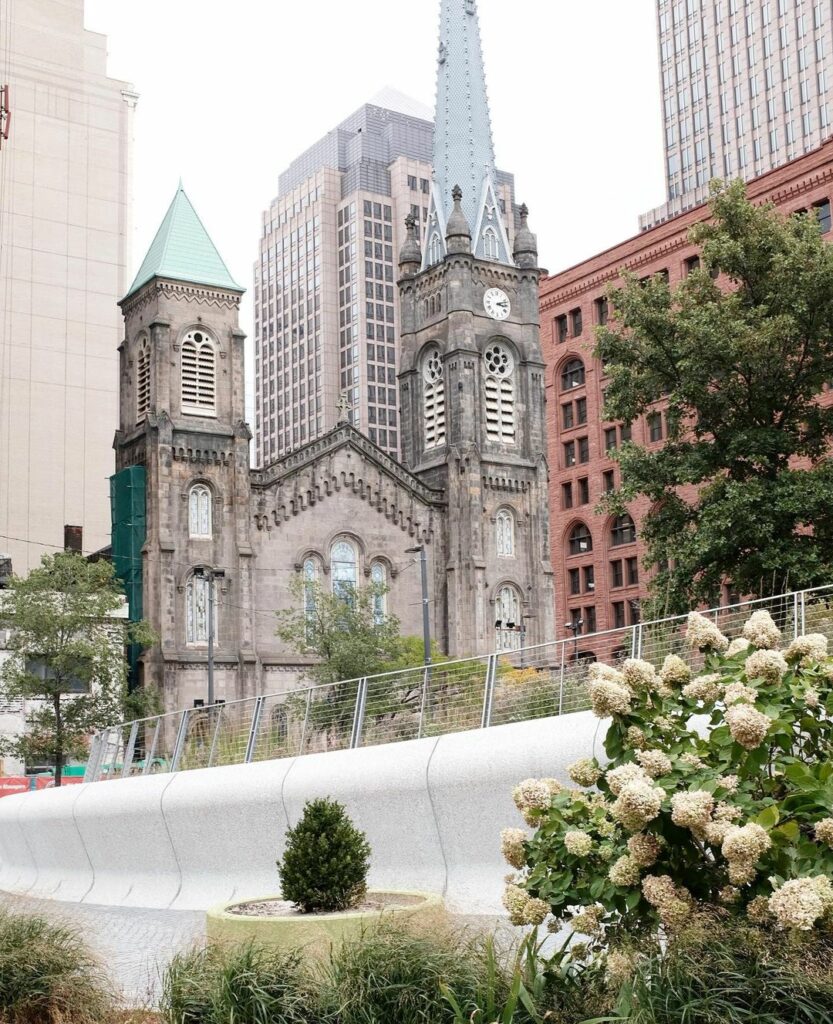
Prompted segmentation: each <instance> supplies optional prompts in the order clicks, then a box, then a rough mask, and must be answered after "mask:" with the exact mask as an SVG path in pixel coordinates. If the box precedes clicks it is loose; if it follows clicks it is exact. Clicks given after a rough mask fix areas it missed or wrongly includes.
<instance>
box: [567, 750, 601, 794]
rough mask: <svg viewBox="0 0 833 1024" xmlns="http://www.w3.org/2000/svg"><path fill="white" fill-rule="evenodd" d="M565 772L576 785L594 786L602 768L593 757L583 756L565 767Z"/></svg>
mask: <svg viewBox="0 0 833 1024" xmlns="http://www.w3.org/2000/svg"><path fill="white" fill-rule="evenodd" d="M567 774H568V775H569V776H570V778H571V779H572V781H573V782H575V784H576V785H577V786H586V787H588V788H589V787H590V786H595V785H596V783H597V782H598V781H599V779H600V778H601V776H602V770H601V768H600V767H599V765H598V762H597V761H596V760H595V758H590V757H583V758H582V759H581V760H580V761H574V762H573V764H571V765H570V767H569V768H568V769H567Z"/></svg>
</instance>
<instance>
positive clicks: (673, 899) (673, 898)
mask: <svg viewBox="0 0 833 1024" xmlns="http://www.w3.org/2000/svg"><path fill="white" fill-rule="evenodd" d="M642 895H643V896H644V897H645V899H646V900H647V902H648V903H650V904H651V906H652V907H656V909H657V912H658V913H659V916H660V920H661V921H662V923H663V924H664V925H665V927H666V928H674V927H677V926H679V925H681V924H684V923H685V922H686V920H687V919H688V917H689V916H690V914H691V893H690V892H689V891H688V889H686V888H685V887H684V886H676V885H674V882H673V881H672V879H671V878H670V877H669V876H668V875H659V876H657V875H646V876H645V878H644V879H643V880H642Z"/></svg>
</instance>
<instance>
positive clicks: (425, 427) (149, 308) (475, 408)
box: [115, 0, 554, 708]
mask: <svg viewBox="0 0 833 1024" xmlns="http://www.w3.org/2000/svg"><path fill="white" fill-rule="evenodd" d="M442 24H443V29H442V46H441V51H440V53H441V58H440V67H439V74H440V75H443V74H445V73H446V71H447V69H446V68H445V67H444V64H445V62H448V64H449V67H450V68H451V69H452V74H451V78H450V81H449V82H448V83H447V86H448V87H447V88H446V89H444V90H443V91H442V92H441V99H440V100H439V102H438V107H439V110H438V116H442V117H446V116H447V115H448V113H449V111H446V110H445V109H444V108H445V106H446V105H448V106H449V108H450V112H453V113H454V114H455V116H456V117H457V122H458V124H460V125H462V127H461V128H460V131H461V132H462V133H463V135H464V137H465V134H466V133H467V132H472V131H473V130H474V128H473V125H474V124H475V122H474V121H470V122H468V127H467V126H466V125H467V121H466V118H465V116H462V115H463V114H464V112H465V111H466V110H468V109H470V108H471V107H472V106H478V107H479V108H481V109H484V110H485V109H486V96H485V87H484V86H483V85H482V73H481V74H480V75H479V76H472V77H470V76H469V69H470V68H471V67H473V66H478V65H482V54H481V50H480V41H479V32H478V29H477V10H476V4H475V3H474V0H443V22H442ZM472 81H474V83H475V85H474V87H472V85H471V82H472ZM478 82H479V83H480V84H479V85H478ZM481 123H482V119H481ZM448 145H449V142H448V138H447V136H446V135H445V133H442V134H440V133H438V136H437V138H436V140H435V142H434V165H435V166H439V165H440V164H442V165H443V166H447V167H448V168H449V175H450V178H449V180H454V181H455V182H459V181H462V182H464V183H465V187H466V189H468V188H470V187H473V186H472V185H471V184H470V183H471V182H473V181H474V180H475V178H477V192H478V196H480V197H481V199H482V204H483V206H482V211H481V212H482V214H483V216H481V217H479V222H480V223H481V226H482V237H483V238H484V239H485V238H488V237H489V235H488V232H489V231H492V232H495V233H497V231H498V228H497V222H498V219H499V217H500V213H499V211H498V208H497V205H496V204H495V202H494V198H495V196H496V194H497V182H496V179H495V177H494V172H493V170H492V167H493V159H492V163H491V164H490V163H489V162H486V163H485V164H484V163H481V162H479V160H478V161H477V162H475V158H474V157H473V156H472V155H471V154H473V153H475V152H482V151H484V146H485V150H487V151H488V152H491V147H492V142H491V131H490V130H489V135H488V139H487V140H485V143H484V141H483V140H478V145H479V148H478V146H474V145H472V146H464V147H462V149H460V150H459V151H455V153H454V154H452V155H451V157H450V158H449V154H448V153H447V152H446V147H447V146H448ZM484 175H485V182H484V180H483V179H484ZM338 185H339V183H338V181H337V180H336V179H334V180H333V186H334V187H335V186H338ZM328 187H329V186H326V184H325V188H328ZM339 194H340V192H337V193H336V195H339ZM464 198H465V192H464V189H463V188H462V187H457V186H456V185H455V186H453V187H452V188H451V190H450V192H449V194H448V195H447V196H441V195H440V193H439V191H438V190H436V189H435V190H434V194H433V202H434V203H435V211H436V215H437V218H438V220H439V221H440V222H441V223H442V224H443V225H444V237H443V239H442V248H441V251H440V252H436V253H434V252H433V250H432V257H431V259H430V260H429V261H428V265H427V266H424V263H425V262H426V261H425V260H424V259H423V253H422V249H421V246H420V241H419V228H418V225H417V218H416V216H415V215H412V214H411V213H410V212H409V213H408V216H407V219H406V224H405V231H404V240H403V244H402V247H401V251H400V252H399V253H398V255H397V273H396V282H397V287H398V291H399V306H400V317H401V324H402V343H401V365H400V372H399V378H398V386H399V401H400V404H401V407H402V421H401V431H402V441H401V445H402V450H403V459H402V461H398V460H396V459H394V458H393V457H391V455H390V454H389V452H388V451H386V450H385V449H384V448H383V447H382V446H381V445H380V444H379V443H378V442H374V441H373V439H372V438H368V437H366V436H365V435H364V434H362V433H361V432H360V431H359V430H358V429H357V428H356V426H355V425H354V424H353V423H351V422H350V420H349V413H350V411H351V410H350V409H349V408H348V407H347V405H346V404H342V407H341V409H340V410H338V409H336V410H335V412H336V413H337V414H338V417H339V419H338V421H337V422H336V423H335V424H333V425H332V426H331V428H330V429H329V430H327V431H326V432H324V433H322V434H321V435H320V436H317V437H316V438H314V439H312V440H307V441H306V443H305V444H301V445H299V446H298V447H297V448H296V449H295V450H293V451H292V452H291V453H289V454H286V455H284V456H283V457H282V458H280V459H277V460H273V461H271V463H270V464H269V465H268V466H266V467H265V468H262V469H255V470H251V469H250V468H249V440H250V437H251V435H250V432H249V428H248V426H247V425H246V423H245V420H244V416H245V410H244V336H243V333H242V332H241V330H240V327H239V322H238V313H239V305H240V296H241V294H242V289H241V288H240V287H239V285H237V284H236V283H235V282H234V280H233V279H232V278H231V276H230V274H229V272H228V270H227V268H226V266H225V264H224V263H223V261H222V259H221V258H220V256H219V253H218V252H217V250H216V249H215V247H214V245H213V243H212V242H211V240H210V238H209V237H208V235H207V234H206V232H205V229H204V227H203V226H202V224H201V222H200V220H199V218H198V217H197V215H196V213H195V211H194V209H193V207H192V206H191V204H190V202H189V200H188V198H187V196H186V195H185V193H184V192H183V191H182V188H181V187H180V189H179V190H178V192H177V194H176V196H175V197H174V200H173V202H172V204H171V207H170V209H169V211H168V213H167V215H166V217H165V219H164V221H163V224H162V226H161V228H160V230H159V233H158V235H157V237H156V239H155V240H154V242H153V244H152V246H151V248H150V251H149V252H148V255H147V257H146V259H145V261H144V263H143V265H142V267H141V269H140V271H139V273H138V275H137V277H136V280H135V281H134V282H133V284H132V286H131V287H130V288H129V289H128V292H127V295H126V297H125V299H124V300H123V301H122V303H121V306H122V310H123V313H124V320H125V325H124V341H123V343H122V345H121V348H120V357H121V376H120V393H121V403H120V404H121V408H120V422H119V429H118V431H117V434H116V438H115V449H116V461H117V469H118V470H119V471H124V470H130V471H133V470H134V467H142V469H143V472H144V475H145V476H146V480H147V486H146V502H145V511H146V522H147V530H146V537H145V541H144V546H143V548H142V551H141V558H142V568H143V588H142V589H143V603H144V615H145V617H146V618H147V619H148V620H149V621H150V623H151V625H152V626H153V627H154V629H155V630H156V631H157V632H158V634H159V636H160V643H159V645H158V646H157V647H155V648H154V649H153V650H151V651H148V652H146V653H145V654H144V655H143V675H144V680H145V681H146V682H147V681H154V682H156V683H157V684H159V685H160V686H161V688H162V690H163V693H164V697H165V701H166V704H167V706H168V707H169V708H174V707H184V706H189V705H190V704H191V702H192V701H193V700H196V699H200V700H203V699H205V696H206V665H207V660H208V634H209V629H208V623H209V619H208V616H209V611H208V608H209V602H208V587H209V586H210V584H209V583H208V581H207V580H206V578H205V575H204V573H205V569H206V568H207V567H208V568H211V569H212V570H218V571H219V572H221V573H222V578H221V579H220V580H218V581H217V582H216V583H215V584H214V585H215V587H216V590H215V594H216V604H215V608H216V614H215V634H216V645H215V659H214V660H215V665H216V668H217V679H216V689H215V695H216V697H217V698H219V699H224V700H231V699H234V698H241V697H249V696H254V695H257V694H262V693H270V692H280V691H282V690H286V689H288V688H289V687H290V686H291V685H292V684H294V683H295V682H296V681H297V680H298V678H299V676H300V675H302V674H303V672H304V670H305V668H306V667H307V666H308V664H309V661H308V659H305V658H303V657H301V656H299V655H298V654H297V653H295V652H293V651H292V650H290V649H288V648H287V646H286V645H284V644H283V643H282V642H281V641H280V640H279V639H278V637H277V636H276V635H275V630H276V625H277V624H276V619H275V613H276V612H277V611H279V610H281V609H287V608H291V607H292V603H293V602H294V601H296V600H298V598H297V596H293V593H292V587H291V583H292V582H293V580H295V579H298V578H299V577H300V581H301V588H302V591H303V600H304V602H305V604H304V608H305V609H307V605H306V601H307V600H313V595H314V589H313V588H312V587H310V591H309V592H308V591H307V589H306V583H307V581H308V582H309V583H310V584H312V583H313V581H318V582H320V583H321V584H323V585H325V586H326V587H328V588H329V589H331V591H332V592H333V593H334V594H335V595H336V596H343V597H345V599H349V593H350V591H351V589H352V588H355V587H358V586H363V585H366V584H367V583H368V582H370V581H372V582H374V583H378V584H382V585H384V586H386V587H387V588H388V589H387V593H386V595H385V596H384V597H380V598H379V604H378V606H377V608H376V609H374V611H375V612H376V613H377V614H378V615H379V616H385V615H388V614H394V615H396V616H397V617H398V618H399V619H400V621H401V628H402V632H403V634H404V635H420V634H421V632H422V590H421V580H420V572H419V570H418V568H417V567H416V566H417V561H416V560H415V559H414V557H413V552H414V548H415V547H418V546H421V547H422V548H423V549H424V551H425V554H426V556H427V562H428V573H429V579H428V585H429V601H430V617H431V632H432V636H433V637H434V638H435V639H436V641H437V642H438V643H439V645H440V647H441V648H442V649H443V650H444V651H446V652H447V653H449V654H450V655H457V656H462V655H478V654H486V653H489V652H492V651H494V650H495V649H498V650H503V651H507V652H511V651H513V650H517V649H519V648H520V647H522V645H523V644H524V643H526V644H528V645H533V644H537V643H543V642H545V641H547V640H549V639H551V638H552V635H553V630H554V624H553V619H552V611H553V594H552V570H551V567H550V564H549V519H548V506H547V463H546V450H547V449H546V424H545V414H544V360H543V355H542V353H541V346H540V341H539V319H538V317H539V311H538V283H539V278H540V275H541V271H540V270H539V269H538V262H537V251H536V250H537V245H536V241H535V237H534V235H533V234H532V233H531V231H530V230H529V227H528V225H527V219H526V210H525V208H523V207H522V208H521V210H520V211H519V215H518V223H517V225H516V227H517V231H516V232H514V249H513V251H512V252H511V253H510V254H508V255H507V254H506V253H505V252H498V253H495V252H494V251H490V255H489V256H486V255H485V254H484V255H483V256H478V255H477V254H476V252H475V248H476V241H475V238H474V237H473V229H472V227H471V226H470V225H469V223H468V221H467V219H466V216H465V214H464V213H463V209H462V202H463V199H464ZM440 201H442V203H443V206H442V208H441V209H440V207H439V205H438V204H439V202H440ZM351 202H352V201H351ZM331 205H332V209H333V211H334V212H336V216H337V213H338V210H337V209H336V207H337V206H338V203H333V204H331ZM302 209H303V206H302ZM356 219H357V222H358V221H359V220H361V219H364V217H363V211H362V215H361V217H360V215H359V211H358V209H357V211H356ZM370 220H371V223H375V216H373V217H371V218H370ZM379 223H380V224H382V225H384V224H385V223H388V222H387V221H386V219H385V215H384V209H383V211H382V216H381V218H380V219H379ZM431 223H432V222H431V221H430V220H429V225H430V224H431ZM336 225H337V221H336ZM336 230H337V227H336ZM342 230H343V228H342ZM506 237H507V234H506V233H505V232H504V234H503V235H502V238H503V239H504V240H505V238H506ZM382 241H383V244H386V243H385V242H384V236H383V240H382ZM351 244H352V243H351ZM374 244H375V241H374ZM435 257H436V258H435ZM374 262H375V261H374ZM290 322H291V321H290ZM304 358H305V359H306V358H308V357H307V356H306V355H305V357H304ZM326 423H327V421H323V422H322V429H323V427H324V426H325V425H326ZM308 595H309V596H308ZM308 612H309V613H310V614H313V613H314V606H313V607H312V608H310V609H308Z"/></svg>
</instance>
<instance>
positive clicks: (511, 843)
mask: <svg viewBox="0 0 833 1024" xmlns="http://www.w3.org/2000/svg"><path fill="white" fill-rule="evenodd" d="M527 838H528V837H527V834H526V832H524V830H523V829H521V828H505V829H504V830H503V831H502V832H501V833H500V849H501V853H502V854H503V856H504V857H505V858H506V861H507V863H508V864H511V866H512V867H513V868H517V870H518V871H520V870H521V868H524V867H526V852H525V850H524V843H525V842H526V840H527Z"/></svg>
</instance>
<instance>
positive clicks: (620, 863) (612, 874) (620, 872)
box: [607, 854, 640, 886]
mask: <svg viewBox="0 0 833 1024" xmlns="http://www.w3.org/2000/svg"><path fill="white" fill-rule="evenodd" d="M607 877H608V878H609V879H610V880H611V882H613V884H614V885H620V886H630V885H639V877H640V871H639V865H638V864H637V863H636V861H635V860H634V859H633V857H631V855H630V854H625V856H624V857H620V858H619V860H617V861H616V863H615V864H612V865H611V867H610V871H608V873H607Z"/></svg>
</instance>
